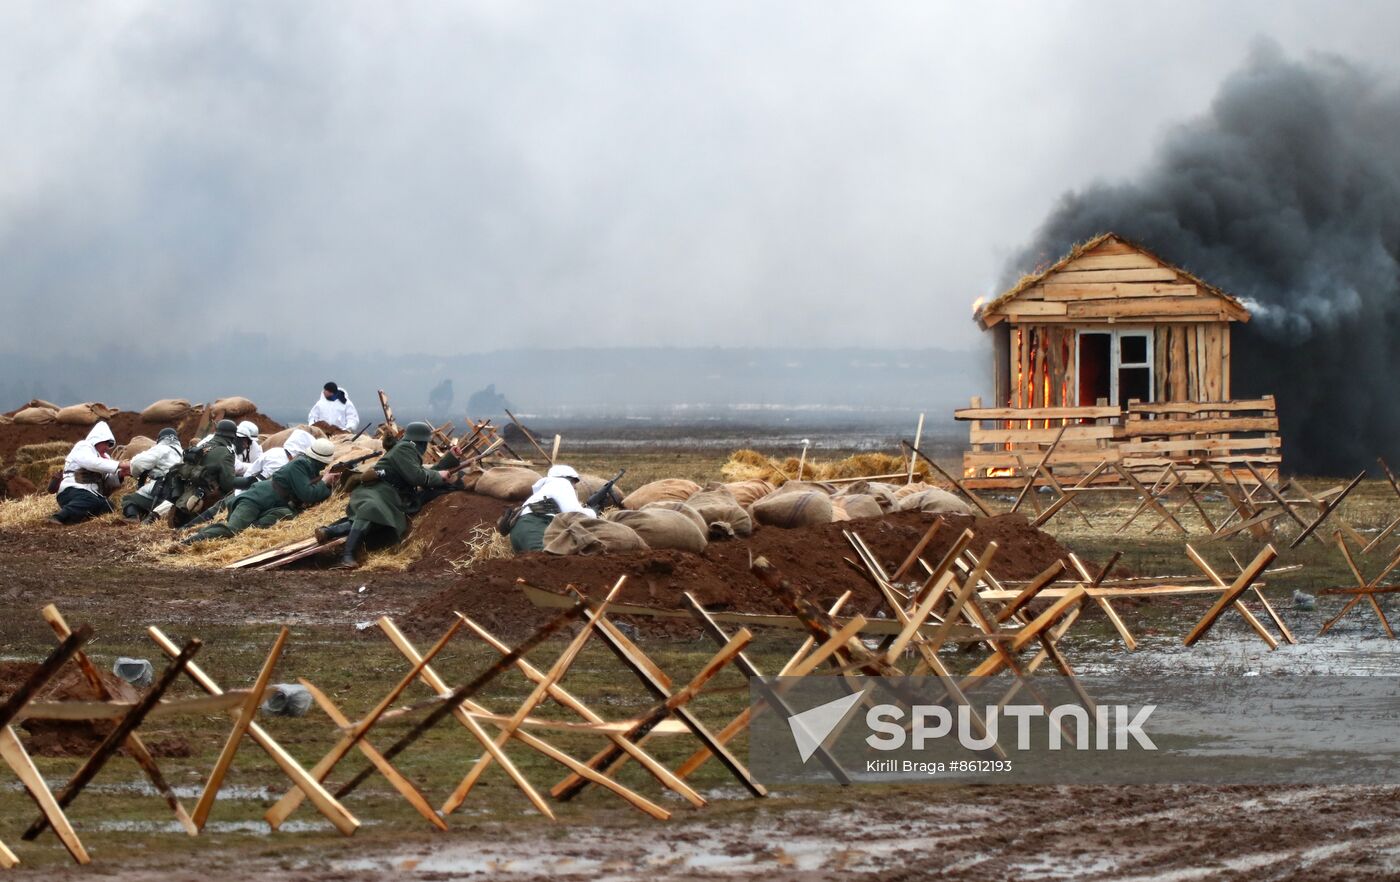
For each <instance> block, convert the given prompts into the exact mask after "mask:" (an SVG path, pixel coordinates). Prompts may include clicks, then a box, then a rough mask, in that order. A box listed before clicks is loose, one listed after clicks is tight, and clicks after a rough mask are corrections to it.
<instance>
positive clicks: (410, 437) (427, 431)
mask: <svg viewBox="0 0 1400 882" xmlns="http://www.w3.org/2000/svg"><path fill="white" fill-rule="evenodd" d="M403 437H404V440H405V441H412V442H414V443H417V444H427V443H428V441H429V440H430V439H431V438H432V437H433V427H432V426H430V425H428V424H427V423H425V422H422V421H421V420H420V421H419V422H416V423H409V424H408V427H407V428H405V429H404V430H403Z"/></svg>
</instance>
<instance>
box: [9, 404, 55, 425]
mask: <svg viewBox="0 0 1400 882" xmlns="http://www.w3.org/2000/svg"><path fill="white" fill-rule="evenodd" d="M57 421H58V411H57V410H49V409H48V408H47V407H26V408H24V409H23V410H21V411H19V412H18V413H16V414H15V423H16V424H17V425H21V426H47V425H49V424H50V423H54V422H57Z"/></svg>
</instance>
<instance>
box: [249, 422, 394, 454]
mask: <svg viewBox="0 0 1400 882" xmlns="http://www.w3.org/2000/svg"><path fill="white" fill-rule="evenodd" d="M297 429H301V430H302V431H303V432H310V433H311V437H313V438H324V437H326V433H325V432H322V431H321V430H320V429H317V428H313V427H311V426H308V425H306V424H305V423H302V424H300V425H296V426H289V427H287V428H285V429H283V430H282V431H280V432H273V433H272V434H271V435H268V436H267V437H266V438H259V439H258V444H259V446H261V447H262V449H263V450H271V449H272V448H274V447H281V446H282V445H284V444H286V443H287V439H288V438H290V437H292V433H293V432H295V431H296V430H297ZM361 437H362V440H363V436H361ZM373 440H378V439H373Z"/></svg>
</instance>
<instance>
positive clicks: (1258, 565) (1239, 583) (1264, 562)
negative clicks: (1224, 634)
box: [1182, 545, 1278, 646]
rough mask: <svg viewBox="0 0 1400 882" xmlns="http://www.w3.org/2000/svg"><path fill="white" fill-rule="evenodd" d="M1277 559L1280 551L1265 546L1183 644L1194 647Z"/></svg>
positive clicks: (1222, 594)
mask: <svg viewBox="0 0 1400 882" xmlns="http://www.w3.org/2000/svg"><path fill="white" fill-rule="evenodd" d="M1276 557H1278V551H1277V550H1276V549H1275V548H1274V547H1273V546H1272V545H1266V546H1264V549H1263V550H1262V551H1260V552H1259V553H1258V554H1257V555H1255V557H1254V560H1252V561H1250V563H1249V566H1247V567H1245V568H1244V570H1243V571H1242V572H1241V573H1240V574H1239V576H1238V577H1237V578H1236V579H1235V581H1234V582H1233V583H1231V585H1230V587H1229V588H1227V589H1226V590H1225V591H1224V592H1223V593H1221V595H1220V598H1219V599H1218V600H1216V601H1215V603H1214V604H1212V605H1211V608H1210V609H1209V610H1208V611H1207V612H1206V614H1205V615H1204V616H1202V617H1201V620H1200V621H1199V622H1197V623H1196V626H1195V627H1194V628H1192V629H1191V630H1190V631H1189V632H1188V633H1187V634H1186V636H1185V637H1184V638H1183V639H1182V642H1183V643H1184V644H1186V645H1187V646H1192V645H1194V644H1195V643H1196V641H1197V640H1200V639H1201V637H1203V636H1204V635H1205V633H1206V632H1207V631H1209V630H1210V629H1211V627H1212V626H1213V625H1214V624H1215V622H1216V620H1218V619H1219V618H1220V616H1221V614H1223V613H1224V612H1225V610H1226V609H1228V608H1230V607H1231V606H1233V605H1234V603H1235V601H1236V600H1238V599H1239V596H1240V595H1241V594H1243V593H1244V592H1245V591H1246V590H1247V589H1248V588H1249V586H1250V585H1252V584H1253V583H1254V580H1255V579H1257V578H1259V574H1260V573H1262V572H1263V571H1264V568H1265V567H1267V566H1268V565H1269V564H1271V563H1273V561H1274V558H1276Z"/></svg>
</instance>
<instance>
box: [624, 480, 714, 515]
mask: <svg viewBox="0 0 1400 882" xmlns="http://www.w3.org/2000/svg"><path fill="white" fill-rule="evenodd" d="M699 491H700V485H699V484H697V483H695V482H694V481H687V480H686V479H685V478H662V479H661V480H660V481H652V482H651V483H650V484H643V485H642V486H640V487H638V488H637V489H636V490H633V491H632V492H631V493H628V494H627V497H626V498H625V499H623V500H622V507H623V508H630V509H633V510H636V509H640V508H645V507H646V506H647V505H648V504H649V503H652V502H685V501H686V500H687V499H689V498H690V497H691V496H693V495H694V494H696V493H698V492H699Z"/></svg>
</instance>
